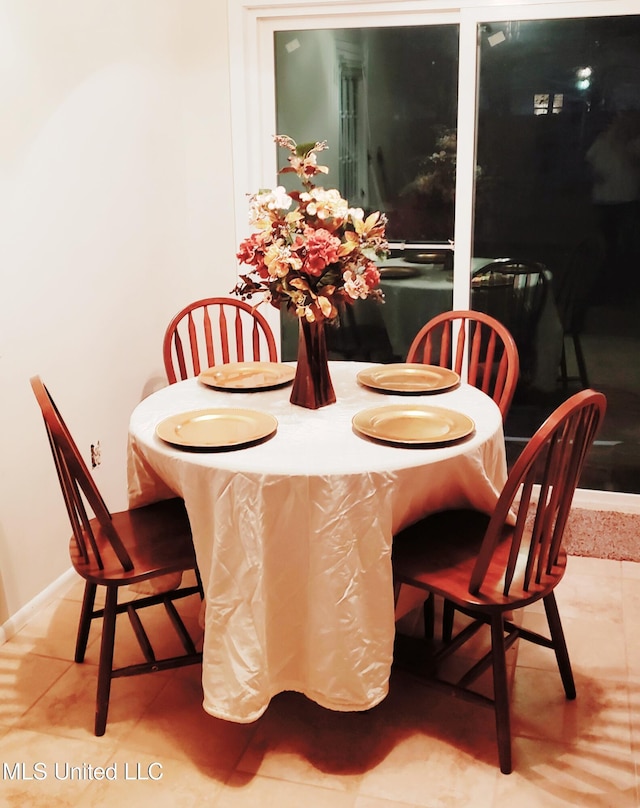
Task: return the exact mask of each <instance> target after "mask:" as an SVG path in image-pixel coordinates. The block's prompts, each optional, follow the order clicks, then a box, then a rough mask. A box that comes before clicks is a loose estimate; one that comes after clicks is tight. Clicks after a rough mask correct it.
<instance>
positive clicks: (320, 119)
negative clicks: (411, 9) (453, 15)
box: [274, 25, 458, 362]
mask: <svg viewBox="0 0 640 808" xmlns="http://www.w3.org/2000/svg"><path fill="white" fill-rule="evenodd" d="M274 45H275V61H276V103H277V128H278V132H279V133H282V134H287V135H290V136H291V137H293V138H294V139H295V140H296V141H297V142H298V143H304V142H309V141H315V140H326V141H327V143H328V145H329V149H328V150H327V151H326V152H323V161H322V162H323V163H324V164H325V165H327V166H328V167H329V176H328V178H327V179H326V181H325V185H326V187H337V188H338V189H339V190H340V192H341V194H342V196H343V197H344V198H346V199H348V200H349V202H350V204H351V205H353V206H358V207H362V208H364V209H365V211H367V212H369V211H373V210H381V211H383V212H384V213H385V214H386V216H387V219H388V226H387V236H388V238H389V240H390V241H391V242H392V244H393V246H394V249H393V251H392V258H391V259H390V261H389V262H387V263H388V264H390V265H391V266H387V267H385V270H386V271H385V272H384V273H383V277H382V280H381V288H382V291H383V293H384V296H385V303H384V305H379V304H378V303H375V302H371V301H367V300H362V301H360V300H359V301H356V303H355V304H354V305H353V306H349V307H346V308H345V310H344V311H343V312H342V314H341V323H340V326H339V327H338V328H333V329H328V331H327V340H328V344H329V349H330V355H331V357H332V358H334V359H357V360H368V361H373V362H393V361H400V360H404V359H405V357H406V353H407V350H408V348H409V346H410V344H411V342H412V340H413V337H414V336H415V334H416V333H417V332H418V331H419V329H420V328H421V326H422V325H424V322H425V320H426V319H428V318H429V317H430V316H432V315H433V314H438V313H439V312H440V311H444V310H446V309H448V308H451V303H452V298H453V279H452V273H451V266H452V264H451V253H450V252H444V253H438V252H437V251H435V252H434V251H433V247H430V248H429V249H428V250H427V248H426V247H425V248H423V249H420V245H421V244H431V245H433V244H434V243H436V244H438V243H440V242H448V241H449V240H451V239H453V200H454V186H455V167H456V132H455V123H456V109H457V84H458V29H457V26H453V25H439V26H435V27H431V26H429V27H427V26H422V27H416V28H407V27H402V28H372V29H364V30H359V29H336V30H320V31H286V32H278V33H276V35H275V42H274ZM281 167H282V165H281ZM281 181H282V182H283V184H284V185H285V187H287V185H286V183H287V175H281ZM410 245H414V249H413V250H411V249H409V247H410ZM296 339H297V327H296V324H295V323H293V322H291V321H290V319H289V318H287V317H286V315H283V316H282V356H283V358H285V359H293V358H295V345H296Z"/></svg>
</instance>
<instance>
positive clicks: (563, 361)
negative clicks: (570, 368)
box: [560, 337, 569, 391]
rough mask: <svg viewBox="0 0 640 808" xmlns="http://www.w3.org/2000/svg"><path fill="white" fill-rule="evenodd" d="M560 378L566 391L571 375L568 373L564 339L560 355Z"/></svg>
mask: <svg viewBox="0 0 640 808" xmlns="http://www.w3.org/2000/svg"><path fill="white" fill-rule="evenodd" d="M560 378H561V380H562V389H563V390H565V391H566V389H567V387H568V385H569V375H568V373H567V349H566V346H565V342H564V337H563V338H562V353H561V354H560Z"/></svg>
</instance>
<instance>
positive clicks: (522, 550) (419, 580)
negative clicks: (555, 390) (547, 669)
mask: <svg viewBox="0 0 640 808" xmlns="http://www.w3.org/2000/svg"><path fill="white" fill-rule="evenodd" d="M605 409H606V399H605V397H604V395H602V393H596V392H595V391H593V390H583V391H581V392H580V393H576V395H574V396H572V397H571V398H569V399H568V400H566V401H565V402H564V403H563V404H561V405H560V406H559V407H558V408H557V409H556V410H555V411H554V412H553V413H552V414H551V415H550V416H549V418H547V420H546V421H545V422H544V424H543V425H542V426H541V427H540V428H539V429H538V430H537V432H536V433H535V434H534V435H533V437H532V438H531V440H530V441H529V443H528V444H527V446H526V447H525V449H524V450H523V452H522V454H521V455H520V457H519V458H518V460H517V461H516V463H515V464H514V466H513V468H512V470H511V473H510V474H509V477H508V479H507V482H506V483H505V486H504V488H503V490H502V493H501V495H500V498H499V500H498V503H497V505H496V507H495V509H494V511H493V513H492V514H491V515H490V516H488V515H486V514H484V513H480V512H477V511H469V510H466V511H446V512H442V513H439V514H434V515H432V516H429V517H427V518H425V519H423V520H421V521H419V522H417V523H416V524H414V525H412V526H410V527H408V528H407V529H405V530H403V531H402V532H401V533H399V534H398V535H397V536H396V537H395V538H394V543H393V557H392V560H393V571H394V580H395V588H396V598H397V596H398V594H399V590H400V586H402V585H403V584H408V585H410V586H413V587H418V588H420V589H422V590H424V591H426V592H427V593H429V595H440V596H441V597H443V598H444V599H445V608H447V607H448V608H449V610H450V618H451V622H453V611H454V610H457V611H458V612H461V613H462V614H463V615H466V616H467V617H468V618H471V620H470V622H467V624H466V625H464V626H463V627H458V632H457V634H456V635H455V636H453V637H452V636H451V628H450V626H449V627H445V628H443V639H442V646H441V647H440V648H439V650H437V651H436V652H435V654H434V657H433V664H434V672H433V674H432V675H431V674H428V675H427V676H428V678H430V679H431V680H432V681H434V682H435V683H436V684H437V686H438V687H439V688H445V689H446V690H448V691H450V692H451V693H453V694H455V695H458V696H461V697H462V698H465V699H466V700H469V701H475V702H477V703H479V704H483V705H485V706H490V707H492V708H493V710H494V712H495V722H496V730H497V740H498V752H499V760H500V770H501V771H502V772H504V773H505V774H508V773H509V772H510V771H511V769H512V760H511V730H510V716H509V692H508V684H507V669H506V657H505V652H506V650H507V649H508V648H509V647H511V645H513V643H514V642H515V641H516V640H517V639H518V638H521V639H523V640H527V641H529V642H533V643H535V644H537V645H542V646H544V647H547V648H551V649H553V651H554V653H555V656H556V660H557V664H558V668H559V671H560V677H561V679H562V684H563V686H564V691H565V694H566V697H567V698H568V699H574V698H575V696H576V691H575V685H574V681H573V674H572V672H571V664H570V662H569V654H568V652H567V646H566V642H565V639H564V634H563V631H562V624H561V622H560V615H559V613H558V608H557V605H556V599H555V595H554V590H555V587H556V586H557V584H558V583H559V582H560V581H561V580H562V577H563V576H564V573H565V567H566V563H567V556H566V553H565V551H564V550H563V547H562V541H563V533H564V528H565V524H566V521H567V517H568V515H569V511H570V509H571V502H572V499H573V494H574V491H575V488H576V485H577V483H578V480H579V478H580V473H581V470H582V467H583V463H584V460H585V457H586V454H587V452H588V450H589V448H590V446H591V444H592V442H593V439H594V437H595V434H596V432H597V430H598V427H599V425H600V423H601V421H602V419H603V417H604V413H605ZM538 600H542V601H543V603H544V608H545V612H546V616H547V623H548V627H549V636H548V637H546V636H544V635H541V634H538V633H536V632H533V631H530V630H528V629H524V628H522V627H521V626H519V625H516V623H515V622H512V619H511V617H510V616H509V619H507V613H513V612H515V611H517V610H518V609H522V608H524V607H525V606H528V605H529V604H531V603H535V602H536V601H538ZM459 622H462V620H461V621H459ZM485 625H488V626H490V629H491V648H490V650H489V652H488V653H487V654H486V655H485V656H484V657H483V658H482V659H480V660H479V661H477V662H475V664H473V665H472V667H471V668H470V669H469V670H468V671H467V672H466V673H464V674H463V675H462V676H461V677H460V678H458V679H457V680H456V681H454V682H451V681H450V680H449V679H446V677H442V678H441V677H440V676H439V674H438V668H439V666H440V663H441V662H442V661H443V660H445V659H447V658H448V657H450V656H451V655H452V654H453V653H455V651H457V650H458V649H460V648H461V647H463V646H464V643H465V642H466V641H467V640H469V639H470V638H471V637H472V636H474V635H475V634H476V632H477V631H478V630H479V629H481V628H482V627H483V626H485ZM490 668H492V670H493V693H494V696H493V698H492V699H491V698H488V697H487V696H486V695H484V694H480V693H478V692H477V691H476V690H474V689H473V688H472V687H471V685H472V684H473V682H474V681H475V680H476V679H477V677H478V676H479V675H480V674H482V673H483V672H485V671H486V670H488V669H490Z"/></svg>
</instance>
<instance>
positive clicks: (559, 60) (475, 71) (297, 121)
mask: <svg viewBox="0 0 640 808" xmlns="http://www.w3.org/2000/svg"><path fill="white" fill-rule="evenodd" d="M399 5H401V6H402V8H400V9H398V6H399ZM234 6H238V7H242V9H243V10H244V11H243V14H244V16H243V17H241V16H239V15H238V16H234V15H233V14H232V28H233V25H234V24H235V29H234V30H235V31H236V32H237V34H238V39H240V38H242V40H243V41H244V50H243V63H242V65H237V68H238V70H237V76H238V80H237V81H236V83H235V90H236V91H237V92H236V97H237V99H238V100H237V101H236V103H235V114H234V124H235V126H236V127H237V129H238V131H241V132H242V136H243V139H244V141H245V143H244V151H243V150H241V149H240V148H238V152H237V155H236V156H237V160H236V164H237V168H236V170H238V171H239V172H240V173H239V174H238V191H239V194H238V199H237V204H238V210H239V211H240V213H239V218H238V221H242V220H244V218H246V197H245V196H244V194H246V192H247V190H250V189H251V188H253V187H256V186H258V187H260V185H263V186H264V185H267V184H272V183H273V178H274V176H275V173H276V170H277V167H278V160H279V159H281V156H279V155H277V153H276V149H275V147H273V146H272V145H271V135H272V134H273V133H274V132H280V133H283V134H289V135H291V136H292V137H294V138H295V139H296V140H302V141H307V140H316V139H317V140H325V139H326V140H327V141H328V144H329V150H328V151H327V152H325V153H323V156H325V155H326V156H327V160H326V162H327V163H328V165H329V167H330V174H329V177H328V178H327V179H326V183H325V184H326V185H327V186H328V187H338V188H340V190H341V191H342V193H343V194H344V195H346V196H347V198H349V200H350V202H351V203H352V204H353V205H358V206H360V207H363V208H365V209H367V210H375V209H382V210H384V211H385V213H386V214H387V216H388V219H389V231H388V232H389V237H390V238H391V240H392V244H393V251H392V255H391V258H390V260H389V261H388V262H387V264H388V266H387V267H386V270H387V276H386V278H383V289H384V292H385V297H386V301H387V302H386V303H385V304H384V305H383V306H382V307H377V308H375V309H374V308H372V307H370V306H369V307H367V306H364V307H362V311H359V312H358V317H357V319H358V322H357V323H356V324H355V325H356V326H357V331H358V333H359V335H360V336H357V337H356V338H355V340H354V339H351V338H350V337H349V334H350V333H351V332H350V330H349V329H350V328H351V327H352V326H353V325H354V323H353V322H350V323H346V326H347V327H346V328H344V329H343V330H342V334H343V337H344V336H345V335H346V337H347V338H346V340H345V339H343V341H342V343H341V342H340V340H339V339H337V340H336V343H335V344H334V346H333V347H334V349H335V355H336V356H345V357H347V358H359V359H369V360H371V361H392V360H397V359H402V358H404V355H405V354H406V349H407V347H408V344H409V342H410V340H411V338H412V336H413V334H415V332H416V331H417V329H418V328H419V327H420V326H421V325H422V324H423V323H424V322H425V321H426V320H427V319H429V317H430V316H432V315H433V314H434V313H436V312H437V311H441V310H445V309H448V308H451V307H454V308H468V307H477V308H485V307H487V306H489V305H490V303H489V302H488V293H487V290H486V289H485V288H484V286H483V283H484V279H483V275H482V271H483V268H484V267H486V264H487V263H488V262H489V261H492V260H498V261H501V260H504V259H513V260H515V261H518V262H521V263H532V264H533V265H534V266H535V267H538V268H539V270H540V273H539V274H540V275H541V276H542V277H543V279H544V287H545V296H544V299H545V304H544V306H541V307H540V311H539V312H538V315H537V316H538V320H537V322H536V323H535V324H534V325H533V326H532V328H531V334H530V337H531V339H530V344H529V345H527V346H524V345H523V351H527V352H528V351H532V352H533V353H532V354H531V359H530V366H529V368H528V371H527V374H526V379H525V380H524V381H525V382H526V383H523V384H522V385H521V389H519V391H518V395H517V397H516V400H515V402H514V405H513V408H512V413H511V414H510V416H509V420H508V422H507V425H506V433H507V440H508V445H509V447H510V454H511V456H512V457H513V456H515V454H517V452H518V451H519V450H520V448H521V447H522V445H523V443H524V442H525V441H526V440H527V439H528V437H529V436H530V435H531V434H532V432H533V431H534V430H535V428H536V427H537V426H538V425H539V424H540V422H541V420H542V419H543V418H544V416H545V415H546V413H547V412H549V411H550V410H551V409H552V408H553V407H554V406H556V405H557V404H558V403H559V402H560V401H562V400H563V398H566V397H567V396H568V395H570V394H571V393H572V392H574V391H575V390H577V389H579V388H580V387H582V386H585V385H587V384H590V385H591V386H594V387H598V388H600V389H603V390H604V392H605V393H607V395H608V398H609V411H608V416H607V422H606V425H605V430H604V432H603V434H602V435H601V438H600V440H599V442H598V444H597V446H596V448H595V450H594V451H593V452H592V456H591V459H590V463H589V469H588V473H587V475H586V479H585V480H584V481H583V483H582V486H583V487H590V488H596V489H600V490H605V491H606V490H613V491H619V492H629V493H640V457H639V455H640V440H639V439H638V434H639V432H640V430H639V429H638V427H637V426H636V424H637V422H638V421H639V420H640V419H639V416H640V372H639V371H637V370H636V366H637V361H636V360H635V353H636V352H637V349H638V347H639V343H640V327H639V326H638V323H639V322H640V317H639V316H638V315H639V314H640V311H639V308H640V304H639V303H638V294H637V289H638V285H639V284H638V280H637V279H638V277H640V270H639V269H638V267H639V266H640V261H638V253H639V252H640V251H639V248H638V240H639V239H638V232H640V226H639V224H640V222H639V221H638V218H637V214H638V205H640V202H638V199H639V198H640V194H638V195H637V196H636V195H635V191H634V190H629V186H630V185H633V183H634V180H633V177H634V176H635V171H636V168H635V164H634V167H633V168H632V169H628V170H624V171H622V172H621V173H622V179H623V180H626V185H627V195H626V198H622V199H614V198H611V197H608V196H607V194H609V193H610V192H609V191H607V190H606V183H605V188H604V190H602V189H601V190H600V191H599V190H598V187H599V185H600V184H601V182H602V177H601V174H602V172H603V171H605V170H606V169H604V168H603V163H606V161H607V159H609V158H608V157H607V156H606V154H607V148H606V145H602V144H603V143H604V144H607V143H608V135H607V134H606V133H607V132H609V131H610V126H611V125H612V124H613V123H614V119H620V120H621V121H622V120H623V119H624V123H621V124H620V129H621V130H624V132H625V134H624V137H625V138H626V139H627V140H628V141H629V143H630V150H631V151H632V152H633V151H634V150H635V145H634V140H635V135H634V132H635V128H634V127H635V119H636V115H637V114H640V112H638V111H640V90H639V88H640V81H639V80H638V77H639V75H640V57H639V54H640V24H639V19H640V18H639V17H638V15H637V6H635V4H634V3H633V2H632V0H608V1H607V2H599V0H586V2H581V3H580V2H576V3H566V4H561V3H543V4H536V5H534V4H532V3H530V2H527V1H526V0H523V1H522V2H519V3H514V4H511V5H509V6H507V5H504V6H499V5H496V4H493V5H491V6H484V7H483V6H482V5H481V4H480V3H476V2H474V0H467V2H466V3H465V4H464V5H461V7H460V8H459V9H457V10H456V9H451V7H448V8H446V9H445V8H442V9H438V4H437V2H431V1H430V2H428V3H424V4H420V3H417V4H416V3H406V4H397V3H393V2H390V1H389V2H386V0H372V2H371V3H368V4H366V8H365V6H364V5H363V4H353V5H352V4H349V3H335V2H332V3H323V2H322V0H318V1H317V2H307V0H299V2H297V3H290V4H285V5H284V6H283V5H282V4H278V5H277V6H276V5H273V6H272V4H271V3H270V2H269V0H252V3H251V4H250V5H249V4H248V3H247V4H245V2H244V0H230V8H233V7H234ZM232 35H233V31H232ZM232 89H233V88H232ZM614 131H615V127H614ZM598 141H600V144H601V145H597V144H598ZM610 145H611V144H610V143H609V146H610ZM609 157H610V156H609ZM280 166H282V163H280ZM242 172H245V174H246V178H247V180H248V181H247V182H246V183H245V184H244V185H243V176H242ZM618 173H619V174H620V172H618ZM611 202H613V203H614V204H612V205H610V204H609V203H611ZM618 203H619V204H618ZM487 274H488V273H487ZM474 275H475V277H474ZM287 333H288V332H287V324H286V323H284V325H283V358H285V359H288V358H293V357H294V356H295V333H294V332H290V339H289V340H288V339H287Z"/></svg>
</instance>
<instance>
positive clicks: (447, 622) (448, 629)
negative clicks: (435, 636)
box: [442, 600, 456, 643]
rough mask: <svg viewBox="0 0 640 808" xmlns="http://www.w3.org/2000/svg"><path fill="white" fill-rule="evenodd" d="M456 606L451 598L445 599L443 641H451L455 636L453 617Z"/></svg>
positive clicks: (443, 607)
mask: <svg viewBox="0 0 640 808" xmlns="http://www.w3.org/2000/svg"><path fill="white" fill-rule="evenodd" d="M455 610H456V607H455V606H454V605H453V603H452V602H451V601H450V600H445V601H444V603H443V605H442V642H445V643H447V642H450V641H451V637H452V636H453V618H454V614H455Z"/></svg>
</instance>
